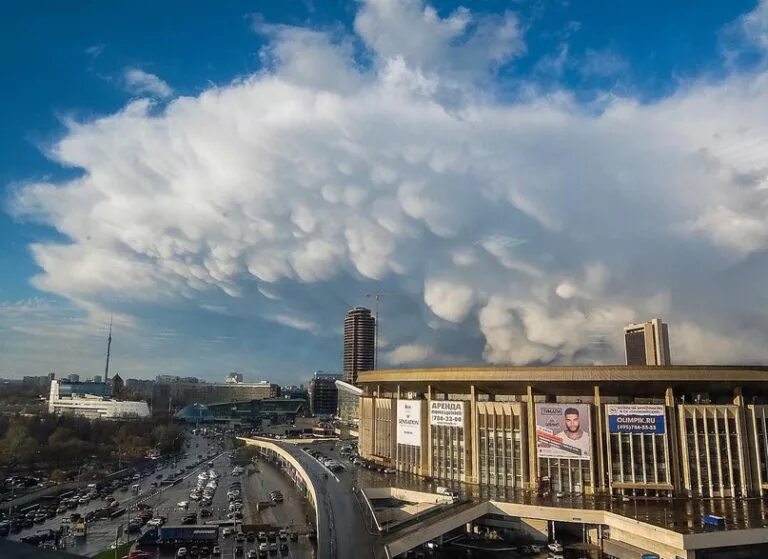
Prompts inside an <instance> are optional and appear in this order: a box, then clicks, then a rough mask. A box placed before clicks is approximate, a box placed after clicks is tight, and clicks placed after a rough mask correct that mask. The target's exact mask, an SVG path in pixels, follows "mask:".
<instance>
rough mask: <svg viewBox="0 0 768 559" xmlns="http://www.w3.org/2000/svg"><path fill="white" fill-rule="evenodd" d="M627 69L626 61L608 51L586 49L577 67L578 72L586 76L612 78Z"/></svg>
mask: <svg viewBox="0 0 768 559" xmlns="http://www.w3.org/2000/svg"><path fill="white" fill-rule="evenodd" d="M627 68H628V63H627V61H626V60H625V59H624V58H623V57H622V56H621V55H619V54H618V53H616V52H613V51H610V50H593V49H588V50H587V51H586V52H585V53H584V60H583V61H582V62H581V64H580V65H579V70H580V71H581V73H582V74H584V75H586V76H613V75H616V74H618V73H620V72H623V71H624V70H626V69H627Z"/></svg>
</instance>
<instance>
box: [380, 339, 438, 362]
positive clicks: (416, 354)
mask: <svg viewBox="0 0 768 559" xmlns="http://www.w3.org/2000/svg"><path fill="white" fill-rule="evenodd" d="M433 353H434V350H433V349H432V348H430V347H427V346H423V345H418V344H407V345H401V346H398V347H396V348H395V349H393V350H392V351H388V352H387V353H386V354H385V355H384V360H385V361H386V362H387V363H390V364H391V365H406V364H410V363H422V362H424V361H425V360H427V359H429V358H430V357H431V356H432V355H433Z"/></svg>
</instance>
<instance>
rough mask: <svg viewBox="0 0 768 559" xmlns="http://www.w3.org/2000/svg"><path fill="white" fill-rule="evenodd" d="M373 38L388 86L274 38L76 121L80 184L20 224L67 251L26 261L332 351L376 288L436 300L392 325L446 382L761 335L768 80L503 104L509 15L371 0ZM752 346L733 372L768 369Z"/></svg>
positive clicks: (76, 294)
mask: <svg viewBox="0 0 768 559" xmlns="http://www.w3.org/2000/svg"><path fill="white" fill-rule="evenodd" d="M356 29H357V32H358V33H359V34H360V36H361V38H362V39H363V41H364V42H365V44H366V45H367V46H368V48H369V49H370V51H369V53H367V54H369V55H370V57H371V59H372V60H374V64H373V65H372V66H371V67H370V68H369V67H361V66H359V65H358V64H357V63H356V62H355V61H354V59H353V57H352V56H351V55H350V52H349V47H348V41H346V40H345V39H344V38H343V37H342V38H339V37H335V36H329V35H327V34H323V33H320V32H317V31H311V32H310V31H303V30H299V29H295V28H287V27H283V28H271V29H261V31H262V32H264V33H266V34H267V35H268V37H269V38H270V41H271V42H270V44H269V46H268V47H267V48H266V49H265V50H264V52H263V55H264V56H265V57H267V58H268V59H269V61H270V66H269V68H270V69H269V71H264V72H261V73H258V74H255V75H253V76H248V77H245V78H243V79H240V80H237V81H236V82H233V83H232V84H230V85H228V86H224V87H217V88H212V89H209V90H207V91H204V92H203V93H201V94H200V95H199V96H197V97H184V98H178V99H173V100H170V101H169V102H168V105H167V106H166V107H164V108H162V109H160V110H156V109H154V108H152V109H151V103H150V102H149V101H147V100H139V101H136V102H133V103H131V104H130V105H128V106H126V107H125V108H124V109H123V110H122V111H120V112H118V113H116V114H113V115H109V116H105V117H104V118H101V119H98V120H95V121H92V122H83V123H73V124H71V125H70V129H69V131H68V133H67V134H66V136H65V137H63V138H62V139H61V141H60V142H59V143H58V144H57V145H56V146H55V149H54V150H53V156H54V157H56V158H57V159H58V160H59V161H60V162H61V163H62V164H64V165H67V166H71V167H75V168H80V169H82V170H83V174H82V175H81V176H80V177H78V178H76V179H72V180H70V181H66V182H63V183H61V184H49V183H30V184H27V185H25V186H24V187H22V188H20V189H19V190H18V191H17V193H16V196H15V199H14V201H13V207H14V210H15V212H16V214H17V215H19V216H21V217H26V218H33V219H36V220H38V221H40V222H42V223H45V224H48V225H50V226H52V227H54V228H56V229H57V230H58V231H59V232H60V233H61V234H62V235H63V236H64V237H65V238H66V239H67V241H66V242H64V243H61V244H54V243H51V242H44V243H39V244H37V245H35V246H34V247H33V255H34V257H35V259H36V261H37V262H38V264H39V265H40V266H41V268H42V273H41V274H40V276H39V277H38V278H36V280H35V283H36V285H38V286H39V287H40V288H42V289H44V290H47V291H50V292H52V293H56V294H59V295H62V296H65V297H68V298H71V299H74V300H76V301H78V302H80V303H83V304H87V303H91V304H99V303H101V302H103V301H104V300H108V299H109V298H110V297H115V296H120V297H123V298H125V299H127V300H131V301H148V302H167V301H174V302H179V301H184V300H192V301H193V302H194V303H195V304H200V303H201V302H202V301H201V300H202V299H203V298H205V303H204V304H206V305H214V306H215V305H218V306H221V305H223V304H224V303H222V302H221V299H225V300H227V301H230V302H231V300H235V299H236V301H235V302H231V306H229V305H226V304H224V308H227V309H230V310H231V309H233V308H236V309H237V311H238V313H242V314H245V315H248V316H255V317H268V318H269V319H270V320H273V321H275V322H279V323H281V324H284V325H287V326H290V327H292V328H295V329H299V330H304V331H307V332H310V333H315V334H317V333H325V332H328V331H335V329H336V328H337V327H338V323H339V320H340V318H339V317H340V316H341V314H343V312H344V310H346V308H347V307H348V306H349V305H350V304H355V303H358V302H359V300H357V299H356V297H361V296H362V295H361V294H364V293H366V292H370V291H373V290H374V289H372V288H371V284H372V282H376V284H377V287H378V285H379V284H386V285H387V287H388V290H391V291H395V292H406V293H413V292H414V291H417V290H420V289H421V288H422V287H423V289H424V292H423V293H422V294H421V295H420V297H419V298H418V299H411V300H410V301H409V305H408V306H406V305H405V304H403V305H401V306H400V307H398V308H397V309H395V308H394V305H395V303H394V302H392V301H390V300H388V301H387V303H386V305H385V307H384V310H385V312H384V313H383V314H382V324H383V325H384V326H385V327H386V328H385V331H386V336H387V339H388V340H389V342H390V343H391V345H392V347H398V348H400V347H406V348H410V349H407V350H405V349H404V350H402V351H401V353H404V354H405V357H409V352H410V356H411V357H412V356H414V355H419V353H418V352H417V351H416V349H414V347H418V348H422V349H423V348H434V351H431V352H430V353H428V354H424V352H423V351H422V352H421V355H423V358H422V359H423V360H430V361H434V360H435V359H437V356H440V355H446V354H451V355H456V354H463V355H464V356H466V357H467V358H468V359H470V360H471V359H475V360H479V359H480V358H481V357H484V358H485V359H486V360H488V361H491V362H512V363H518V364H520V363H529V362H540V363H548V362H593V361H603V362H617V361H620V360H621V355H622V351H621V349H620V343H621V338H620V330H621V326H622V325H623V324H624V323H625V322H627V321H629V320H634V319H643V318H648V317H649V313H652V312H655V311H657V310H658V309H659V308H663V309H667V310H668V315H667V316H664V317H663V318H665V319H667V320H668V321H669V322H670V324H671V335H672V337H673V339H675V338H676V337H677V336H680V337H685V338H686V339H685V340H683V339H681V340H679V342H678V343H679V345H678V346H676V347H680V348H682V349H680V350H679V351H681V352H682V356H683V357H682V358H677V357H675V356H674V355H673V359H675V360H676V361H678V362H680V361H681V360H682V359H698V357H697V355H700V354H696V353H695V352H694V351H692V350H691V349H686V348H691V347H693V345H691V344H693V343H694V342H691V341H690V340H694V341H695V340H696V339H700V337H701V336H700V335H699V334H697V333H695V332H692V331H691V330H690V329H686V328H680V329H678V330H676V329H675V325H676V324H683V323H686V324H687V323H700V322H702V321H704V322H709V323H711V324H712V325H713V326H712V330H711V332H710V333H711V335H717V336H722V337H723V338H724V339H739V338H740V337H741V336H742V334H743V333H744V332H746V331H747V327H746V326H744V325H745V324H750V325H754V324H763V325H768V311H765V310H761V309H768V305H766V304H765V303H766V302H767V301H766V300H765V295H764V294H763V292H764V287H763V286H762V284H759V285H758V284H757V283H756V282H754V281H753V280H752V279H750V278H753V277H755V275H756V274H757V275H760V274H765V273H768V260H767V259H766V254H768V235H767V234H766V226H765V223H766V220H765V216H766V208H767V206H768V188H766V180H765V179H766V176H767V174H766V170H768V151H766V150H765V149H764V146H765V145H766V144H765V142H766V139H767V138H768V113H766V111H765V110H764V107H765V106H766V105H768V74H764V73H760V72H758V73H755V74H734V75H729V76H726V77H724V78H722V79H721V80H720V81H710V82H704V81H701V82H693V83H688V84H686V85H685V86H683V87H681V88H680V89H679V90H678V91H676V92H675V93H674V94H672V95H670V96H669V97H667V98H663V99H660V100H658V101H655V102H645V103H641V102H639V101H638V100H636V99H633V98H622V97H616V96H610V95H606V96H605V98H604V99H603V100H602V101H601V103H602V104H601V106H600V110H597V109H596V107H594V106H590V107H588V108H586V109H585V108H584V107H582V106H580V105H579V104H578V103H577V102H576V101H575V100H574V99H573V97H572V96H571V95H570V94H569V93H568V92H567V91H558V92H555V93H553V94H551V95H548V96H543V97H538V98H532V99H524V100H518V101H514V102H511V101H509V102H500V101H495V100H493V97H492V95H491V92H490V91H489V87H488V83H489V82H490V76H492V75H493V71H494V68H495V67H497V66H498V65H500V64H503V63H505V62H507V61H510V60H512V59H513V58H514V57H515V56H516V55H517V54H518V53H520V52H522V49H524V45H523V44H522V42H521V36H520V33H519V30H518V26H517V23H516V19H515V17H514V15H512V14H507V15H505V16H503V17H497V18H478V17H477V16H475V15H473V14H471V13H470V12H469V11H467V10H458V11H456V12H454V13H452V14H449V15H447V16H444V17H441V16H439V15H438V14H437V13H436V12H435V11H434V10H432V9H431V8H429V7H425V6H424V5H423V4H422V3H420V2H416V1H407V0H402V1H397V2H395V1H386V2H385V1H384V0H368V1H367V2H363V3H362V4H361V8H360V12H359V14H358V17H357V20H356ZM478 53H483V56H482V57H480V58H479V59H477V60H478V61H477V63H476V64H474V65H473V64H470V62H471V61H472V60H475V58H473V57H477V56H478ZM307 61H312V63H311V64H308V63H307ZM318 68H322V71H318ZM457 91H458V92H460V95H454V94H453V93H455V92H457ZM168 94H170V92H169V93H168ZM150 109H151V110H150ZM723 277H727V278H730V280H729V281H730V283H729V284H728V288H727V289H723V281H724V280H723ZM213 299H217V301H218V303H216V302H213V301H212V300H213ZM427 309H430V310H431V312H429V311H427ZM395 311H397V312H395ZM433 314H434V315H436V316H438V317H440V318H442V319H443V320H445V321H447V322H449V323H451V324H452V326H451V327H450V328H447V327H439V328H434V329H433V328H430V325H431V326H435V325H437V326H441V325H440V324H437V323H438V322H439V321H436V320H435V318H434V315H433ZM442 326H448V325H447V324H442ZM748 330H749V332H750V335H749V336H748V337H745V338H744V340H745V341H744V342H742V343H743V344H748V346H749V348H748V350H747V349H745V348H744V346H743V345H741V346H738V349H739V353H738V354H734V355H727V356H725V357H724V358H723V359H724V360H733V361H739V360H740V359H741V357H742V356H743V355H749V356H753V355H755V352H757V351H761V350H762V348H764V347H765V345H766V342H768V334H761V335H755V334H754V333H753V332H754V326H750V327H749V329H748ZM758 330H759V329H758ZM762 331H763V332H768V328H763V330H762ZM688 338H690V339H688ZM414 340H419V341H418V343H417V344H416V343H414ZM596 340H598V341H599V343H598V342H596ZM719 347H720V348H722V350H723V351H729V348H730V347H736V346H727V345H723V346H719ZM445 349H449V350H450V351H445ZM397 356H398V354H396V355H395V356H394V357H397ZM400 357H402V356H400Z"/></svg>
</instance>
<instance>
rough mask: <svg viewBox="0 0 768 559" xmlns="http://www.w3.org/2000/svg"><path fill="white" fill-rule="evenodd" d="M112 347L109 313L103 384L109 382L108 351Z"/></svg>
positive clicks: (110, 317)
mask: <svg viewBox="0 0 768 559" xmlns="http://www.w3.org/2000/svg"><path fill="white" fill-rule="evenodd" d="M111 349H112V315H109V337H108V338H107V364H106V365H105V366H104V384H108V383H109V352H110V350H111Z"/></svg>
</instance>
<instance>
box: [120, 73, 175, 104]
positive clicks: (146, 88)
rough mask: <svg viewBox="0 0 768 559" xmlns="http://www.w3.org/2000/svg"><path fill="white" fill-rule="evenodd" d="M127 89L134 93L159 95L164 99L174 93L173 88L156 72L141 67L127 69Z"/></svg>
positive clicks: (151, 95) (158, 96)
mask: <svg viewBox="0 0 768 559" xmlns="http://www.w3.org/2000/svg"><path fill="white" fill-rule="evenodd" d="M123 77H124V79H125V87H126V89H127V90H128V91H129V92H131V93H133V94H134V95H142V96H149V97H157V98H160V99H164V98H166V97H170V96H171V95H173V89H171V87H170V86H169V85H168V84H167V83H165V82H164V81H163V80H161V79H160V78H158V77H157V76H156V75H154V74H150V73H149V72H145V71H144V70H140V69H139V68H130V69H128V70H126V71H125V75H124V76H123Z"/></svg>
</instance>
